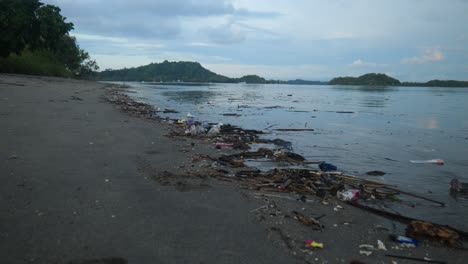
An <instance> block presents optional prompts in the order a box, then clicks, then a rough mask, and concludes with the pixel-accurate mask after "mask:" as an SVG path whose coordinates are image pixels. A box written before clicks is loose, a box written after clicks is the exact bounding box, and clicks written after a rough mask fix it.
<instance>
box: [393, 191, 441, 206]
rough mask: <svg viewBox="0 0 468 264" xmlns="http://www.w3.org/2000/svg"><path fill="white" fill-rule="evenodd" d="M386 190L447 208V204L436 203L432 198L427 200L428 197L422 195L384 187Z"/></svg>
mask: <svg viewBox="0 0 468 264" xmlns="http://www.w3.org/2000/svg"><path fill="white" fill-rule="evenodd" d="M384 188H385V189H389V190H392V191H397V192H400V193H402V194H406V195H409V196H413V197H416V198H419V199H423V200H426V201H429V202H433V203H436V204H440V205H441V206H445V204H444V203H443V202H439V201H436V200H432V199H430V198H427V197H424V196H421V195H418V194H413V193H409V192H405V191H401V190H398V189H396V188H392V187H387V186H386V187H384Z"/></svg>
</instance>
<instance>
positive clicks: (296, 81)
mask: <svg viewBox="0 0 468 264" xmlns="http://www.w3.org/2000/svg"><path fill="white" fill-rule="evenodd" d="M286 83H287V84H297V85H327V84H328V82H321V81H306V80H301V79H296V80H289V81H287V82H286Z"/></svg>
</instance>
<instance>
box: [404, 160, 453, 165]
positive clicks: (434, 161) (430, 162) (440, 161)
mask: <svg viewBox="0 0 468 264" xmlns="http://www.w3.org/2000/svg"><path fill="white" fill-rule="evenodd" d="M410 162H411V163H418V164H437V165H444V163H445V161H444V160H442V159H430V160H410Z"/></svg>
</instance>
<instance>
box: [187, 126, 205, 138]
mask: <svg viewBox="0 0 468 264" xmlns="http://www.w3.org/2000/svg"><path fill="white" fill-rule="evenodd" d="M205 133H206V130H205V129H204V128H203V127H202V126H200V125H198V126H197V125H192V126H190V128H189V129H188V130H187V131H185V134H188V135H191V136H197V135H201V134H205Z"/></svg>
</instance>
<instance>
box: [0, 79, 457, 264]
mask: <svg viewBox="0 0 468 264" xmlns="http://www.w3.org/2000/svg"><path fill="white" fill-rule="evenodd" d="M114 90H115V88H113V87H112V86H111V85H109V84H104V83H97V82H91V81H79V80H72V79H62V78H52V77H35V76H22V75H6V74H1V75H0V102H1V104H0V124H1V128H2V129H1V130H0V131H1V132H0V133H1V135H0V146H1V147H0V157H1V166H0V175H1V182H2V183H1V184H0V208H1V211H0V262H1V263H11V264H20V263H88V264H89V263H95V264H96V263H114V264H117V263H127V262H128V263H136V264H145V263H350V262H352V261H361V262H356V263H415V262H414V261H411V260H401V259H396V258H391V257H388V256H385V254H393V255H401V256H410V257H416V258H425V257H426V258H430V259H432V260H439V261H446V262H447V263H465V261H464V259H463V258H464V257H465V256H466V251H463V250H458V249H451V248H448V247H446V246H442V245H439V244H437V243H423V244H422V245H421V246H419V247H417V248H410V249H408V248H402V247H398V244H396V243H393V242H392V241H390V239H389V238H388V236H389V234H404V229H405V226H404V225H402V224H400V223H398V222H392V221H390V220H387V219H385V218H382V217H379V216H376V215H374V214H371V213H368V212H365V211H362V210H359V209H356V208H353V207H351V206H349V205H347V204H345V203H343V202H341V201H339V200H337V199H334V200H330V201H328V202H326V203H323V202H321V201H320V200H319V199H316V198H314V197H307V201H306V202H303V201H297V200H296V198H298V197H297V195H296V196H294V195H291V194H278V195H276V194H274V195H273V194H265V193H259V192H257V191H255V190H246V189H243V188H240V186H239V184H237V183H236V182H227V181H220V180H217V179H215V178H210V177H193V176H188V175H189V174H190V172H193V171H197V172H198V173H199V174H200V173H203V170H202V169H200V168H201V167H200V166H199V164H197V163H196V162H193V158H194V157H195V156H196V155H197V154H200V153H202V154H209V155H211V156H217V155H220V153H222V152H220V151H219V150H216V149H215V148H214V146H213V145H212V144H211V142H205V141H203V140H200V139H193V138H189V137H187V138H173V137H169V136H167V135H169V134H170V133H171V127H170V126H169V125H167V124H162V123H161V122H159V121H158V120H155V119H147V118H138V117H135V116H131V115H129V114H128V113H125V112H123V111H121V109H120V108H121V106H117V105H114V104H111V103H109V102H108V100H107V99H106V94H107V93H108V92H109V91H114ZM226 151H228V152H229V151H232V150H226ZM184 175H187V176H184ZM293 211H298V212H301V213H303V214H306V215H310V216H314V217H319V216H323V215H325V216H323V217H322V218H320V221H321V223H322V224H323V228H322V230H314V229H312V228H311V227H309V226H304V225H302V224H301V223H299V222H298V221H297V220H296V219H295V218H294V214H293V213H292V212H293ZM307 239H311V240H315V241H319V242H321V243H323V244H324V248H323V249H309V248H304V241H306V240H307ZM377 240H381V241H382V242H383V243H384V244H385V245H386V248H387V250H386V251H385V250H377V249H376V250H373V251H371V254H370V255H369V256H367V255H364V254H361V253H360V250H362V248H360V247H359V245H363V244H370V245H374V246H375V247H377ZM392 261H395V262H392ZM439 263H441V262H439Z"/></svg>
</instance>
